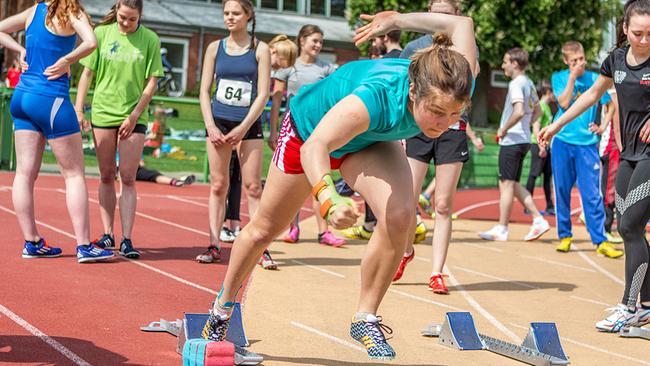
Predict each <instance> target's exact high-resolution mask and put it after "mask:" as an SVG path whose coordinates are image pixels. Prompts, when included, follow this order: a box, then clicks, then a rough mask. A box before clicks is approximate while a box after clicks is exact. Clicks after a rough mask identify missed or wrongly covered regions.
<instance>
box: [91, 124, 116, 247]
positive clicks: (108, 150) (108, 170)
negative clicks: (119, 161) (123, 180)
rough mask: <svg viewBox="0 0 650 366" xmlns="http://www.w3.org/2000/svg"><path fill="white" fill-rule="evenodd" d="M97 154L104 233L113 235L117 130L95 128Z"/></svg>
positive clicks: (100, 206)
mask: <svg viewBox="0 0 650 366" xmlns="http://www.w3.org/2000/svg"><path fill="white" fill-rule="evenodd" d="M93 136H94V140H95V152H96V154H97V163H98V164H99V176H100V183H99V213H100V216H101V218H102V224H103V226H104V233H105V234H111V235H113V224H114V222H115V205H116V204H117V197H116V192H115V174H116V171H117V165H116V163H115V154H116V152H117V129H104V128H94V129H93Z"/></svg>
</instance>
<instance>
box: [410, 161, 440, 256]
mask: <svg viewBox="0 0 650 366" xmlns="http://www.w3.org/2000/svg"><path fill="white" fill-rule="evenodd" d="M407 160H408V164H409V167H410V169H411V175H412V177H413V197H418V196H419V195H420V192H421V191H422V183H424V178H426V176H427V171H428V170H429V164H426V163H424V162H422V161H420V160H417V159H412V158H407ZM436 174H437V172H436ZM409 238H410V240H409V241H408V242H407V243H406V250H405V251H404V254H410V253H411V252H412V251H413V239H414V238H415V231H414V232H413V233H409Z"/></svg>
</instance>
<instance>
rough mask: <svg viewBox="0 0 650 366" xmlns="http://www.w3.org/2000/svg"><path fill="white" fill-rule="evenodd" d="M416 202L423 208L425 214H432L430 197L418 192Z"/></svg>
mask: <svg viewBox="0 0 650 366" xmlns="http://www.w3.org/2000/svg"><path fill="white" fill-rule="evenodd" d="M418 203H419V204H420V206H421V207H422V208H423V209H424V212H426V213H427V215H429V216H432V215H433V205H431V197H427V196H426V195H424V194H422V193H420V197H418Z"/></svg>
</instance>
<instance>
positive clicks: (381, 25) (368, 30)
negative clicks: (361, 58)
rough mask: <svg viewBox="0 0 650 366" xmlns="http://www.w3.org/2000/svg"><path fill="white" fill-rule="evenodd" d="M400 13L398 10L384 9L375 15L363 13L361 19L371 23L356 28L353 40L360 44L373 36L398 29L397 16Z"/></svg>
mask: <svg viewBox="0 0 650 366" xmlns="http://www.w3.org/2000/svg"><path fill="white" fill-rule="evenodd" d="M399 15H400V14H399V13H398V12H396V11H392V10H390V11H382V12H380V13H377V14H375V15H369V14H361V15H360V16H359V18H360V19H361V20H366V21H369V22H370V23H368V24H366V25H363V26H361V27H359V28H357V29H356V30H355V32H356V35H355V36H354V39H353V42H354V44H355V45H357V46H359V45H361V44H362V43H364V42H366V41H367V40H369V39H371V38H375V37H378V36H383V35H384V34H386V33H388V32H390V31H391V30H394V29H396V27H395V23H396V18H397V17H398V16H399Z"/></svg>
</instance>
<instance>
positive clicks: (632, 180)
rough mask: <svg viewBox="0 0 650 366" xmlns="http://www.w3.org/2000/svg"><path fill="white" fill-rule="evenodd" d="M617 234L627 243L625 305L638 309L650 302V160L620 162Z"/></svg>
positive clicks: (617, 193)
mask: <svg viewBox="0 0 650 366" xmlns="http://www.w3.org/2000/svg"><path fill="white" fill-rule="evenodd" d="M616 211H617V215H618V217H617V220H618V232H619V233H620V234H621V236H622V237H623V241H624V243H625V293H624V294H623V304H625V305H627V306H628V307H635V306H636V302H637V299H638V298H639V294H641V302H648V301H650V276H648V275H647V272H648V263H649V262H650V247H648V241H647V240H646V237H645V227H646V223H647V222H648V220H649V219H650V160H641V161H628V160H623V159H621V164H620V166H619V168H618V174H617V175H616Z"/></svg>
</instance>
